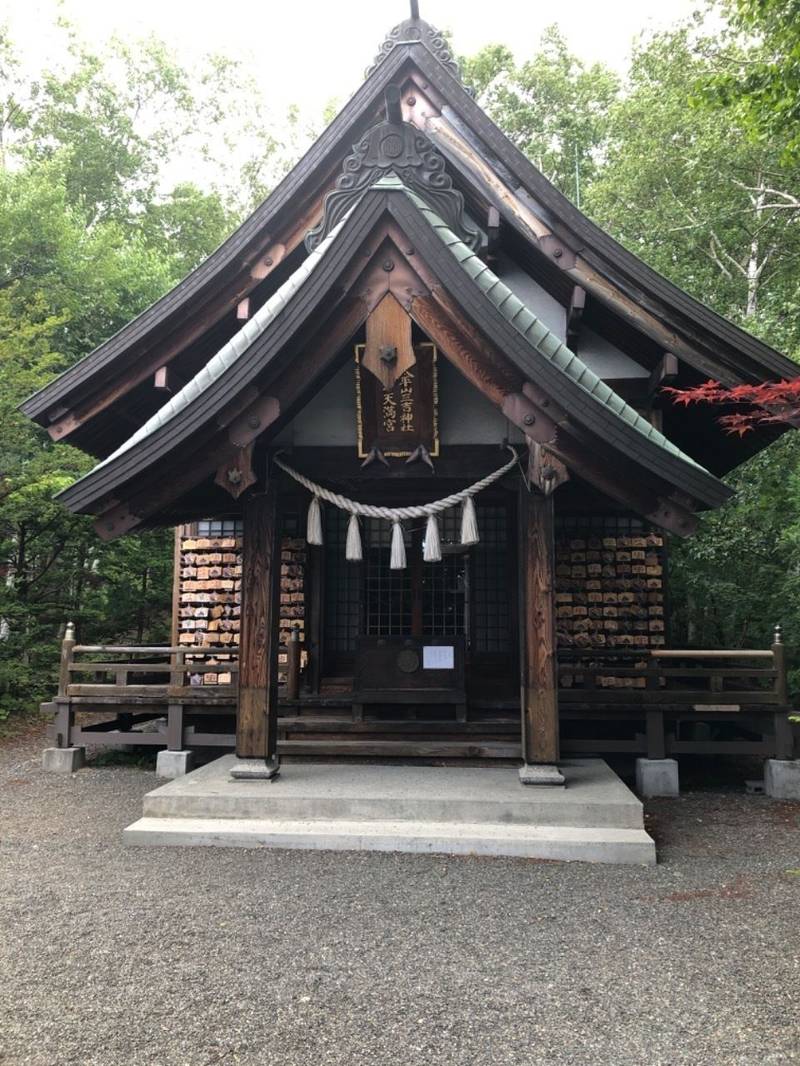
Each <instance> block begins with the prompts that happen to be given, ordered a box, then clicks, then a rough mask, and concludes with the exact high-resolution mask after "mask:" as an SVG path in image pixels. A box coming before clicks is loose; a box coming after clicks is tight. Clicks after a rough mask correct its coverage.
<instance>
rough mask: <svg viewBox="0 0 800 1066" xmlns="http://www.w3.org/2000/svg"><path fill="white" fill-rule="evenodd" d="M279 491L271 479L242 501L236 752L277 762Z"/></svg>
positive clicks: (242, 757) (243, 757)
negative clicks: (260, 490) (240, 610)
mask: <svg viewBox="0 0 800 1066" xmlns="http://www.w3.org/2000/svg"><path fill="white" fill-rule="evenodd" d="M277 497H278V492H277V485H276V483H275V481H274V479H270V480H269V482H268V484H267V489H266V492H264V493H260V494H258V495H252V496H248V497H247V498H246V499H245V500H244V532H243V545H242V616H241V618H242V620H241V633H240V643H239V707H238V713H237V716H236V754H237V755H238V756H239V758H241V759H266V760H267V761H268V762H274V763H275V764H276V765H277V740H278V614H279V611H278V603H279V587H280V569H281V564H280V533H279V529H278V505H277V504H278V500H277Z"/></svg>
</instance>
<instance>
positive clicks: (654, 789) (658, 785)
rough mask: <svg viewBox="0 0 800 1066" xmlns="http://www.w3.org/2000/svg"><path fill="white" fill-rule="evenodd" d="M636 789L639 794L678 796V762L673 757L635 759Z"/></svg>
mask: <svg viewBox="0 0 800 1066" xmlns="http://www.w3.org/2000/svg"><path fill="white" fill-rule="evenodd" d="M636 791H637V792H638V793H639V795H640V796H678V795H680V785H679V780H678V763H677V761H676V760H675V759H637V760H636Z"/></svg>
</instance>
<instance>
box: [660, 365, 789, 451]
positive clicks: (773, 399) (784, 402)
mask: <svg viewBox="0 0 800 1066" xmlns="http://www.w3.org/2000/svg"><path fill="white" fill-rule="evenodd" d="M662 392H667V393H669V394H670V396H672V398H673V400H674V402H675V403H679V404H683V405H684V406H685V407H688V405H689V404H692V403H711V404H720V405H724V406H727V407H730V406H735V407H742V408H744V410H742V411H735V412H734V413H733V414H726V415H722V417H721V418H720V419H719V424H720V425H721V426H724V428H725V429H726V430H727V431H728V433H735V434H737V435H738V436H740V437H743V436H744V435H745V433H749V432H750V431H751V430H752V429H754V428H755V427H756V426H760V425H764V424H765V423H768V422H790V423H792V424H795V425H796V424H797V423H798V421H800V378H794V379H792V381H765V382H763V383H761V384H760V385H733V386H731V387H728V386H726V385H721V384H720V383H719V382H718V381H705V382H703V384H702V385H695V386H694V388H691V389H674V388H670V387H669V386H668V385H665V386H664V387H663V389H662Z"/></svg>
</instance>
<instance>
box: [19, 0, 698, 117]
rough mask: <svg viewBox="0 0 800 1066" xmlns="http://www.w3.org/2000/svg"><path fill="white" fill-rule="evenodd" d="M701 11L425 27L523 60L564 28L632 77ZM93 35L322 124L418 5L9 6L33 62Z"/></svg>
mask: <svg viewBox="0 0 800 1066" xmlns="http://www.w3.org/2000/svg"><path fill="white" fill-rule="evenodd" d="M696 6H697V0H606V2H605V3H600V2H598V0H566V2H564V3H562V4H560V5H558V8H557V9H556V10H554V9H553V7H551V6H549V5H546V4H544V3H535V2H532V0H521V2H520V0H420V9H421V11H420V13H421V15H422V17H423V18H425V19H427V20H428V21H429V22H432V23H433V24H434V25H435V26H438V27H439V28H440V29H449V30H451V31H452V33H453V43H454V46H455V49H456V51H457V52H459V53H461V54H465V55H466V54H470V53H472V52H475V51H477V50H478V49H479V48H480V47H481V46H482V45H484V44H488V43H490V42H494V41H500V42H503V43H505V44H508V45H509V46H510V47H511V48H512V49H513V50H514V52H515V53H516V55H517V58H519V59H522V58H526V57H527V56H529V55H530V54H531V53H532V52H533V51H534V49H535V45H536V42H537V40H538V38H539V36H540V34H541V32H542V30H543V29H544V28H545V27H546V26H547V25H548V24H550V23H552V22H556V23H558V25H559V26H560V28H561V30H562V31H563V33H564V34H565V36H566V37H567V39H568V41H569V43H570V45H571V47H572V49H573V50H574V51H575V52H576V53H577V54H578V55H579V56H581V57H582V58H583V59H585V60H588V61H594V60H602V61H604V62H606V63H608V64H610V65H612V66H614V67H616V68H617V69H620V70H622V69H624V66H625V60H626V57H627V56H628V54H629V52H630V46H631V41H632V39H633V38H634V37H635V36H636V35H637V34H639V33H640V32H641V31H643V30H646V29H653V28H659V27H665V26H669V25H671V24H673V23H675V22H676V21H678V20H679V19H681V18H683V17H684V16H686V15H688V14H690V13H691V11H692V10H693V9H694V7H696ZM59 10H60V11H62V12H63V14H65V15H66V16H67V17H68V18H69V19H70V20H71V21H73V22H75V23H77V25H78V26H79V27H80V28H81V30H82V35H84V36H86V37H88V38H89V39H90V40H95V41H97V40H101V39H104V38H106V37H108V36H109V35H111V34H113V33H119V34H120V35H122V36H125V37H136V36H142V35H146V34H148V33H156V34H157V35H158V36H160V37H162V38H163V39H164V40H166V41H167V42H168V43H169V44H170V45H171V46H172V47H173V48H175V49H176V50H177V52H178V53H179V54H180V55H181V56H182V57H183V58H184V59H186V60H189V61H191V59H192V57H193V56H197V55H200V54H202V53H204V52H208V51H221V52H224V53H226V54H231V55H236V56H239V57H240V58H241V59H243V60H244V61H245V63H246V66H247V67H248V68H249V69H251V70H252V71H253V73H254V74H255V75H256V76H257V79H258V81H259V83H260V84H261V85H262V87H263V91H264V94H265V97H266V99H267V100H268V101H269V102H270V103H271V104H272V106H273V108H274V109H275V110H283V108H284V107H285V105H286V104H289V103H297V104H299V105H300V107H301V108H302V109H303V110H304V111H306V110H307V111H309V112H311V113H316V112H318V111H319V109H320V107H321V106H322V105H324V104H325V103H327V102H328V101H329V100H331V99H338V100H340V101H342V100H344V99H346V98H347V97H348V96H350V94H351V93H352V92H353V91H354V90H355V89H356V88H357V86H358V84H359V81H360V79H361V76H362V74H363V71H364V69H365V68H366V67H367V66H368V65H369V63H370V61H371V59H372V57H373V56H374V55H375V53H376V51H377V49H378V46H379V45H380V43H381V41H382V40H383V38H384V37H385V36H386V33H387V31H388V30H389V29H390V28H391V27H392V26H393V25H394V24H395V23H397V22H399V21H401V20H402V19H404V18H406V17H407V15H408V3H407V0H338V2H332V0H328V2H324V0H283V2H280V3H277V2H275V0H237V3H235V4H233V3H230V4H220V3H219V2H214V3H211V2H210V0H133V3H130V4H118V3H115V2H114V0H61V3H59V2H58V0H3V2H2V3H0V20H2V19H7V20H8V21H9V23H10V28H11V30H12V35H13V37H14V38H15V39H16V40H17V41H18V42H20V43H22V44H23V45H24V47H25V50H26V51H27V52H28V53H29V54H31V53H33V54H37V55H38V56H40V57H41V56H44V57H45V59H46V60H52V59H54V58H56V56H57V45H56V39H57V38H56V35H55V34H54V33H53V31H52V26H53V21H54V18H55V17H56V14H57V12H58V11H59Z"/></svg>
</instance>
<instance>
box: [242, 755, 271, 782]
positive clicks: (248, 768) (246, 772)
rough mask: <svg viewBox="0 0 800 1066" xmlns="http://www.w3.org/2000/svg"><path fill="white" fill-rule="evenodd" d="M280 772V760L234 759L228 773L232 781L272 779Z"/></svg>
mask: <svg viewBox="0 0 800 1066" xmlns="http://www.w3.org/2000/svg"><path fill="white" fill-rule="evenodd" d="M280 772H281V760H280V759H279V758H278V756H277V755H275V756H274V757H273V758H271V759H239V758H237V759H235V760H234V763H233V766H232V767H231V770H230V774H231V778H232V779H233V780H234V781H274V780H275V779H276V778H277V776H278V774H279V773H280Z"/></svg>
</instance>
